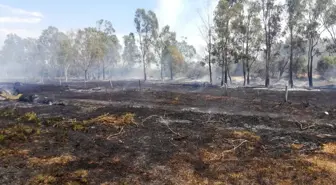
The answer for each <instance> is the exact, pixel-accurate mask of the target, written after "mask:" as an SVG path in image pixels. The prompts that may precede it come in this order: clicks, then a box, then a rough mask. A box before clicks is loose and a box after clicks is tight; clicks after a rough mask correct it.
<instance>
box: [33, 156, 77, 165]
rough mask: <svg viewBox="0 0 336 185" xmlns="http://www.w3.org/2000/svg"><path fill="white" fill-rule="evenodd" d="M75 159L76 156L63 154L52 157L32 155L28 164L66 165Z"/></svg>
mask: <svg viewBox="0 0 336 185" xmlns="http://www.w3.org/2000/svg"><path fill="white" fill-rule="evenodd" d="M74 160H75V157H74V156H71V155H62V156H59V157H50V158H37V157H32V158H29V159H28V164H29V165H31V166H46V165H65V164H67V163H69V162H71V161H74Z"/></svg>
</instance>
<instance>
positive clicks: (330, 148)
mask: <svg viewBox="0 0 336 185" xmlns="http://www.w3.org/2000/svg"><path fill="white" fill-rule="evenodd" d="M322 151H323V153H326V154H331V155H336V142H333V143H326V144H323V147H322Z"/></svg>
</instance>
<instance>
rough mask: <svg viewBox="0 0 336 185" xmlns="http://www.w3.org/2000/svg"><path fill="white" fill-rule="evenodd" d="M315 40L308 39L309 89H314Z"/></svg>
mask: <svg viewBox="0 0 336 185" xmlns="http://www.w3.org/2000/svg"><path fill="white" fill-rule="evenodd" d="M313 49H314V47H313V40H312V38H309V39H308V66H307V68H308V82H309V87H313V59H314V57H313Z"/></svg>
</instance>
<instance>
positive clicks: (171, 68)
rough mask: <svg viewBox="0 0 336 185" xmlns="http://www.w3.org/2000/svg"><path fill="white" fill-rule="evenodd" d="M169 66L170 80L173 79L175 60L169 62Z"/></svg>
mask: <svg viewBox="0 0 336 185" xmlns="http://www.w3.org/2000/svg"><path fill="white" fill-rule="evenodd" d="M169 68H170V80H173V61H170V62H169Z"/></svg>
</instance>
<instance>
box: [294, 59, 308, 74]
mask: <svg viewBox="0 0 336 185" xmlns="http://www.w3.org/2000/svg"><path fill="white" fill-rule="evenodd" d="M293 73H294V74H296V76H297V77H298V76H299V75H302V74H305V73H307V59H306V58H305V57H299V58H297V59H296V60H295V61H294V63H293Z"/></svg>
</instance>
